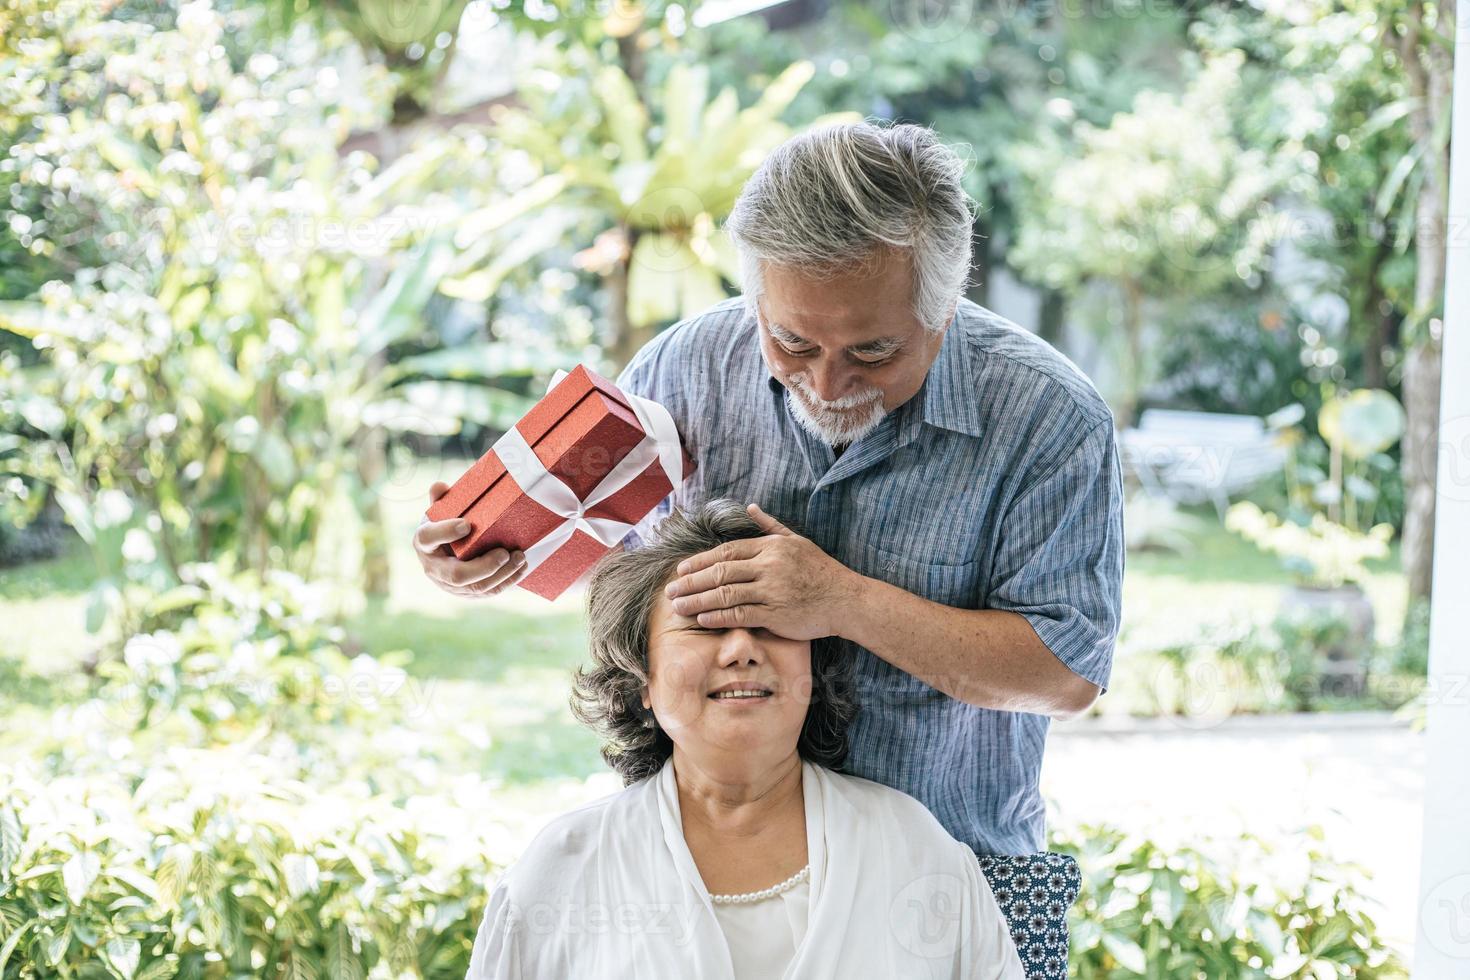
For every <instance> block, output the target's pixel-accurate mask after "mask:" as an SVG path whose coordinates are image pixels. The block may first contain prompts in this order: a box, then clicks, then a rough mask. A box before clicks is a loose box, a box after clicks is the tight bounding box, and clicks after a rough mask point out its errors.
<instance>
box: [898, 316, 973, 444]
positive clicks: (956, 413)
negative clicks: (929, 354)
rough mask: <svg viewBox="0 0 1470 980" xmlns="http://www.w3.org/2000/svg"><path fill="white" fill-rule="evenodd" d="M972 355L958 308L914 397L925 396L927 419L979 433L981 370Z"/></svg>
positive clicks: (944, 426) (944, 425) (959, 430)
mask: <svg viewBox="0 0 1470 980" xmlns="http://www.w3.org/2000/svg"><path fill="white" fill-rule="evenodd" d="M970 356H971V352H970V345H969V343H967V338H966V336H965V332H964V321H963V320H962V318H961V317H960V314H959V311H958V310H957V311H955V315H954V318H953V319H952V320H951V321H950V324H949V329H947V330H946V331H945V332H944V342H943V343H942V344H940V345H939V355H938V356H937V357H935V358H934V363H933V364H931V365H929V374H928V375H927V376H926V377H925V378H924V387H923V388H922V389H920V391H919V394H918V395H915V396H914V397H915V398H919V397H922V398H923V399H924V421H925V422H927V423H929V424H930V425H935V426H938V427H939V428H941V429H953V430H954V431H955V432H963V433H965V434H966V435H971V436H978V435H980V432H981V425H980V392H979V391H977V390H976V378H977V377H978V375H979V372H977V371H975V370H973V369H972V367H971V365H970Z"/></svg>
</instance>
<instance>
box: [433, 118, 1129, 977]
mask: <svg viewBox="0 0 1470 980" xmlns="http://www.w3.org/2000/svg"><path fill="white" fill-rule="evenodd" d="M963 170H964V164H963V161H962V160H961V159H960V158H959V157H958V156H956V155H955V154H954V153H953V151H951V150H950V149H948V148H947V147H945V146H944V145H942V144H941V143H940V142H939V141H938V140H937V138H936V137H935V135H934V134H933V133H932V132H930V131H929V130H927V129H924V128H922V127H918V126H908V125H904V126H887V125H873V124H870V123H858V124H842V125H835V126H829V127H823V128H820V129H816V130H812V131H809V132H806V133H803V134H801V135H799V136H797V137H794V138H793V139H791V140H789V141H788V142H787V143H785V144H783V145H782V146H780V147H778V148H777V149H776V150H775V151H774V152H773V153H772V154H771V156H770V158H769V159H767V160H766V162H765V163H764V164H763V165H762V166H761V168H760V169H759V171H757V173H756V174H755V175H754V176H753V177H752V178H751V179H750V181H749V182H748V183H747V184H746V186H745V188H744V190H743V191H742V193H741V196H740V199H739V201H738V202H737V203H736V205H735V209H734V211H733V213H732V215H731V217H730V219H729V221H728V223H727V229H728V230H729V232H730V234H731V236H732V238H733V239H734V242H735V245H736V247H737V250H738V253H739V255H740V261H741V272H742V279H743V286H744V290H745V291H744V294H743V295H742V296H740V297H738V298H735V299H731V300H727V301H725V302H723V303H720V304H717V305H716V306H714V307H713V308H712V309H710V310H708V311H706V312H704V313H702V314H700V315H698V316H695V317H693V318H691V319H689V320H685V321H683V322H680V323H678V324H676V325H675V326H673V327H672V328H670V329H669V330H666V331H665V332H663V333H662V334H660V335H659V336H657V337H656V338H654V340H652V341H651V342H650V343H649V344H648V345H646V346H645V347H644V348H643V349H642V350H641V351H639V352H638V354H637V355H636V356H635V357H634V358H633V361H632V363H630V364H629V365H628V366H627V368H626V369H625V370H624V371H623V373H622V375H621V376H620V377H619V378H618V384H619V386H621V387H623V388H625V389H626V390H628V391H630V392H632V393H634V394H638V395H642V396H644V397H647V398H651V399H654V400H655V401H657V402H659V403H660V404H662V405H664V406H665V407H667V408H668V409H669V411H670V413H671V414H672V415H673V417H674V419H675V421H676V422H677V423H678V427H679V431H680V434H681V436H682V437H683V438H684V440H685V443H686V446H687V447H688V449H689V451H690V453H691V455H693V456H694V457H695V458H696V459H698V460H699V464H700V466H699V469H698V470H697V471H696V474H695V475H694V476H693V477H691V478H690V480H689V481H687V482H686V483H685V484H684V485H683V486H682V487H680V488H679V490H678V491H677V492H676V493H675V494H674V495H673V496H672V498H671V501H669V502H666V504H665V506H664V507H663V508H661V509H660V510H659V511H656V512H655V513H654V514H652V515H650V517H649V519H648V520H647V521H646V522H645V523H644V524H643V525H640V528H639V529H638V530H639V531H641V532H645V533H646V530H647V527H648V526H651V524H652V523H653V522H655V521H656V520H657V519H658V518H659V517H660V516H662V514H663V513H665V512H666V511H667V509H668V506H669V505H670V504H672V505H674V506H686V505H690V504H694V503H697V502H700V501H703V500H707V499H710V498H713V497H731V498H734V499H737V500H742V501H748V502H752V503H753V504H758V505H759V506H758V507H753V508H752V513H754V514H757V515H758V518H757V519H759V520H763V521H764V522H766V524H767V526H768V527H769V528H770V529H771V531H772V533H771V534H770V535H768V536H766V537H764V538H757V539H751V540H748V541H741V542H734V543H730V544H726V545H725V546H723V547H722V548H720V549H718V550H717V551H714V552H708V553H706V554H704V555H701V556H696V557H695V558H694V559H691V560H690V561H689V562H688V563H687V564H686V566H684V567H681V569H680V578H678V579H676V580H675V581H674V582H672V583H671V584H670V594H671V595H672V596H675V597H676V599H675V608H676V609H677V610H678V611H679V612H680V613H683V614H685V615H689V614H697V617H698V619H699V622H700V623H701V624H702V625H705V626H707V627H710V628H716V629H720V628H724V629H729V628H748V629H756V628H764V629H767V630H771V631H773V632H775V633H778V634H781V635H785V636H789V637H791V638H801V639H805V638H809V637H815V636H828V635H832V636H838V637H841V638H842V640H843V641H844V645H845V646H846V647H847V648H848V649H849V650H850V652H851V655H852V657H853V658H854V666H855V668H856V676H857V685H858V693H859V697H860V700H861V702H862V711H861V713H860V715H859V717H858V719H857V721H856V722H855V724H854V728H853V731H852V735H851V744H852V748H851V753H850V755H849V758H848V762H847V765H846V771H848V772H851V773H853V774H855V775H859V776H864V777H867V778H869V779H873V780H875V781H877V782H881V783H884V784H886V785H889V786H892V787H895V788H897V789H900V790H902V791H904V792H906V793H908V794H910V795H912V796H914V797H916V798H917V799H919V800H920V801H922V802H923V803H924V804H925V805H926V806H928V808H929V809H930V810H931V811H932V812H933V813H934V815H935V816H936V817H937V818H938V819H939V821H940V823H942V824H943V825H944V826H945V828H946V829H948V830H949V832H950V833H951V834H952V835H953V836H954V837H956V838H957V839H959V840H961V841H963V842H965V843H966V844H968V845H970V847H971V848H972V849H973V850H974V851H975V852H976V853H977V854H978V855H980V856H981V862H982V865H983V866H985V868H986V872H987V874H989V875H990V876H991V882H992V885H993V887H994V888H995V891H996V896H997V899H999V900H1001V903H1002V908H1003V910H1005V911H1006V913H1007V917H1008V919H1009V920H1010V923H1011V927H1012V932H1013V935H1015V937H1016V940H1017V946H1018V948H1019V949H1020V951H1021V954H1022V959H1023V962H1025V963H1026V966H1027V970H1028V973H1029V974H1030V975H1032V976H1038V977H1062V976H1065V973H1066V962H1065V960H1066V933H1065V911H1066V906H1067V904H1069V903H1070V901H1071V900H1072V897H1073V896H1074V895H1075V889H1076V881H1075V867H1074V866H1072V865H1070V864H1068V863H1066V862H1060V861H1058V860H1057V859H1055V857H1054V856H1053V857H1052V858H1051V859H1045V858H1034V856H1035V855H1038V854H1039V853H1040V852H1042V851H1043V850H1044V846H1045V835H1044V831H1045V807H1044V804H1043V802H1042V799H1041V796H1040V793H1039V791H1038V786H1037V783H1038V777H1039V774H1040V768H1041V759H1042V752H1043V749H1044V746H1045V743H1046V734H1047V729H1048V727H1049V723H1050V718H1064V717H1070V716H1074V715H1077V714H1079V713H1081V712H1083V711H1085V710H1086V709H1087V708H1088V707H1089V706H1090V705H1091V704H1092V703H1093V701H1094V700H1095V699H1096V698H1097V697H1098V695H1099V694H1100V693H1101V692H1102V691H1104V690H1105V689H1106V685H1107V683H1108V679H1109V676H1110V673H1111V669H1112V655H1113V645H1114V641H1115V638H1116V635H1117V630H1118V621H1119V616H1120V605H1121V584H1122V574H1123V535H1122V483H1121V476H1120V472H1119V465H1118V453H1117V447H1116V443H1115V440H1114V434H1113V419H1112V414H1111V412H1110V411H1109V409H1108V407H1107V405H1106V404H1105V403H1104V402H1103V400H1102V398H1101V397H1100V396H1099V395H1098V393H1097V391H1096V390H1095V388H1094V387H1093V386H1092V384H1091V383H1090V382H1089V381H1088V380H1087V378H1086V377H1085V376H1084V375H1082V373H1081V372H1080V371H1078V370H1077V368H1076V367H1075V366H1074V365H1073V364H1072V363H1071V362H1070V361H1068V360H1067V359H1066V358H1065V357H1063V356H1062V355H1061V354H1059V353H1057V352H1056V351H1055V350H1053V349H1052V348H1051V347H1049V346H1048V345H1047V344H1046V343H1044V342H1043V341H1041V340H1040V339H1038V338H1037V337H1035V336H1033V335H1032V334H1030V333H1028V332H1026V331H1024V330H1022V329H1020V328H1019V327H1017V326H1015V325H1014V324H1011V323H1009V322H1008V321H1005V320H1003V319H1002V318H1000V317H998V316H996V315H995V314H993V313H990V312H989V311H987V310H985V309H983V308H981V307H979V306H977V305H975V304H974V303H971V302H969V301H968V300H965V299H963V298H962V294H963V291H964V288H965V285H966V283H967V280H968V275H969V269H970V236H971V228H972V223H973V210H972V207H973V202H972V201H971V200H970V198H969V197H968V195H967V194H966V193H965V192H964V190H963V188H962V186H961V178H962V175H963ZM431 493H433V494H434V495H437V494H438V493H442V485H440V484H436V485H435V488H434V490H433V491H431ZM783 518H785V519H788V520H791V521H792V522H793V523H799V524H800V525H801V526H802V527H803V528H804V529H806V530H807V531H808V533H809V534H810V535H811V537H810V538H807V537H803V536H800V535H796V534H792V533H790V532H789V531H788V530H787V529H786V528H785V527H784V525H783V524H782V523H781V521H782V519H783ZM453 523H454V522H452V521H444V522H437V523H436V524H424V525H422V526H421V527H420V529H419V531H418V532H417V534H416V539H415V540H416V545H417V547H418V550H419V554H420V558H421V560H422V561H423V563H424V566H425V569H426V571H427V572H428V574H429V575H430V577H431V578H433V579H434V580H435V581H436V582H438V583H439V584H440V585H441V586H442V587H444V588H446V589H448V590H450V591H456V592H459V593H460V594H471V595H484V594H494V593H496V592H499V591H500V590H502V589H504V588H506V587H508V586H509V585H510V584H513V583H514V582H515V581H516V580H517V578H518V577H519V576H520V574H521V570H520V568H519V567H518V566H517V564H516V562H515V561H514V557H513V556H510V557H511V558H512V560H511V561H510V562H509V563H508V564H507V562H506V558H507V557H508V556H506V555H505V553H504V551H492V552H491V553H489V554H488V555H486V556H483V557H481V558H478V559H475V560H474V561H470V562H458V561H456V560H455V559H453V558H445V557H443V556H442V554H439V553H437V551H438V546H439V545H440V544H442V543H443V542H445V541H447V540H452V539H453V537H454V536H455V535H454V534H453V533H452V525H453ZM435 528H437V529H438V530H435ZM637 533H638V532H635V534H637ZM1008 855H1009V856H1020V855H1030V856H1033V859H1032V860H1030V861H1029V862H1004V861H1000V860H998V858H997V856H1008ZM1007 899H1010V903H1009V907H1007V905H1008V902H1007Z"/></svg>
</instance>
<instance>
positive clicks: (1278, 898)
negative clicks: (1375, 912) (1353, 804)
mask: <svg viewBox="0 0 1470 980" xmlns="http://www.w3.org/2000/svg"><path fill="white" fill-rule="evenodd" d="M1323 836H1324V835H1323V832H1322V829H1321V828H1320V827H1316V826H1311V827H1307V828H1305V829H1304V831H1303V833H1302V835H1301V837H1300V838H1299V839H1296V840H1291V841H1282V842H1279V843H1272V842H1268V841H1266V840H1264V839H1262V838H1260V837H1257V836H1253V835H1245V836H1242V837H1241V838H1240V839H1238V840H1229V841H1226V840H1219V839H1209V838H1206V839H1201V840H1193V841H1175V840H1163V839H1158V838H1153V837H1150V836H1148V835H1145V834H1141V833H1125V832H1124V831H1122V830H1119V829H1117V828H1114V827H1106V826H1104V827H1096V826H1089V825H1084V826H1081V827H1077V828H1073V829H1067V830H1060V831H1056V830H1054V831H1053V832H1052V839H1051V841H1050V845H1049V846H1050V848H1051V849H1052V850H1054V851H1058V852H1060V853H1064V854H1071V855H1072V856H1073V857H1075V858H1076V859H1077V862H1078V864H1079V866H1080V867H1081V870H1082V882H1083V884H1082V893H1081V895H1080V896H1079V898H1078V899H1077V902H1076V903H1075V904H1074V905H1073V907H1072V914H1071V922H1070V928H1071V948H1072V955H1071V962H1072V966H1073V967H1074V969H1075V976H1077V977H1078V978H1079V980H1094V978H1097V980H1104V978H1105V980H1114V978H1124V977H1161V978H1162V977H1209V978H1210V980H1232V978H1252V980H1254V978H1266V977H1270V978H1272V980H1284V978H1302V980H1328V978H1337V977H1356V978H1360V980H1374V978H1390V977H1395V978H1397V977H1407V975H1408V974H1407V970H1406V969H1405V967H1404V964H1403V963H1401V962H1400V961H1399V959H1398V957H1397V956H1396V955H1395V954H1394V953H1393V952H1392V951H1391V950H1390V949H1389V948H1388V947H1387V946H1386V945H1385V943H1384V941H1383V939H1382V937H1381V936H1379V935H1378V932H1377V928H1376V925H1375V923H1374V921H1373V918H1372V916H1371V914H1370V903H1369V900H1368V899H1367V898H1365V897H1364V895H1363V892H1362V889H1363V887H1364V884H1365V882H1366V878H1365V876H1364V874H1363V873H1362V871H1361V869H1359V868H1357V867H1356V866H1353V865H1344V864H1339V863H1337V862H1335V861H1333V860H1331V859H1330V858H1329V857H1328V855H1327V854H1326V852H1325V850H1324V848H1323V846H1322V842H1323Z"/></svg>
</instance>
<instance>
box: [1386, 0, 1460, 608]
mask: <svg viewBox="0 0 1470 980" xmlns="http://www.w3.org/2000/svg"><path fill="white" fill-rule="evenodd" d="M1435 10H1436V15H1437V18H1438V20H1437V23H1436V24H1435V25H1434V30H1435V32H1436V33H1438V34H1440V35H1441V36H1443V37H1446V38H1448V39H1453V38H1454V36H1455V31H1454V9H1453V5H1452V4H1449V3H1444V2H1441V3H1439V4H1437V5H1436V8H1435ZM1423 18H1424V2H1423V0H1413V2H1411V3H1410V4H1409V7H1408V10H1407V13H1406V16H1405V20H1406V22H1407V24H1406V26H1407V31H1406V32H1405V34H1404V37H1403V40H1402V42H1401V44H1400V50H1399V53H1400V56H1401V58H1402V60H1403V65H1404V73H1405V75H1406V76H1407V77H1408V80H1409V88H1410V91H1411V92H1412V93H1413V94H1414V95H1415V96H1417V97H1418V101H1417V103H1416V104H1415V107H1414V109H1413V110H1412V111H1411V112H1410V113H1409V127H1410V131H1411V132H1412V133H1413V136H1414V142H1415V144H1417V145H1418V146H1420V147H1421V148H1422V149H1423V156H1422V158H1421V160H1420V164H1419V165H1420V166H1422V167H1424V168H1425V169H1424V178H1423V181H1422V183H1421V184H1420V190H1419V199H1418V201H1417V202H1416V205H1415V215H1414V217H1415V234H1414V248H1415V255H1414V258H1415V269H1416V274H1415V279H1414V310H1413V312H1412V314H1411V316H1410V319H1411V321H1412V325H1413V329H1410V330H1406V331H1405V343H1406V344H1407V345H1408V351H1407V353H1406V355H1405V358H1404V410H1405V414H1406V415H1407V424H1406V428H1405V432H1404V438H1403V442H1402V445H1401V447H1400V449H1401V458H1400V470H1401V473H1402V475H1403V482H1404V529H1403V551H1402V559H1403V565H1404V574H1405V575H1406V576H1407V578H1408V586H1409V599H1410V603H1409V605H1410V607H1411V608H1412V607H1413V605H1414V601H1415V600H1419V599H1428V598H1430V594H1431V592H1432V585H1433V571H1434V504H1435V476H1436V469H1437V463H1438V459H1437V456H1438V451H1439V385H1440V338H1441V332H1442V330H1443V320H1442V317H1443V303H1444V273H1445V258H1446V249H1445V246H1446V234H1447V228H1448V219H1449V215H1448V211H1449V155H1450V148H1449V144H1448V141H1443V142H1441V141H1440V140H1439V138H1438V134H1437V133H1436V132H1435V128H1436V123H1437V121H1438V119H1439V118H1440V116H1441V114H1442V113H1443V112H1444V111H1445V109H1446V107H1447V106H1448V105H1449V99H1450V86H1451V80H1452V77H1453V76H1452V74H1451V69H1452V67H1453V65H1452V61H1451V57H1450V54H1449V51H1448V50H1446V49H1445V48H1443V47H1441V46H1439V45H1437V44H1435V43H1434V42H1433V41H1426V40H1420V37H1421V35H1422V33H1423V31H1424V30H1425V29H1426V28H1425V26H1424V23H1423Z"/></svg>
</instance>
